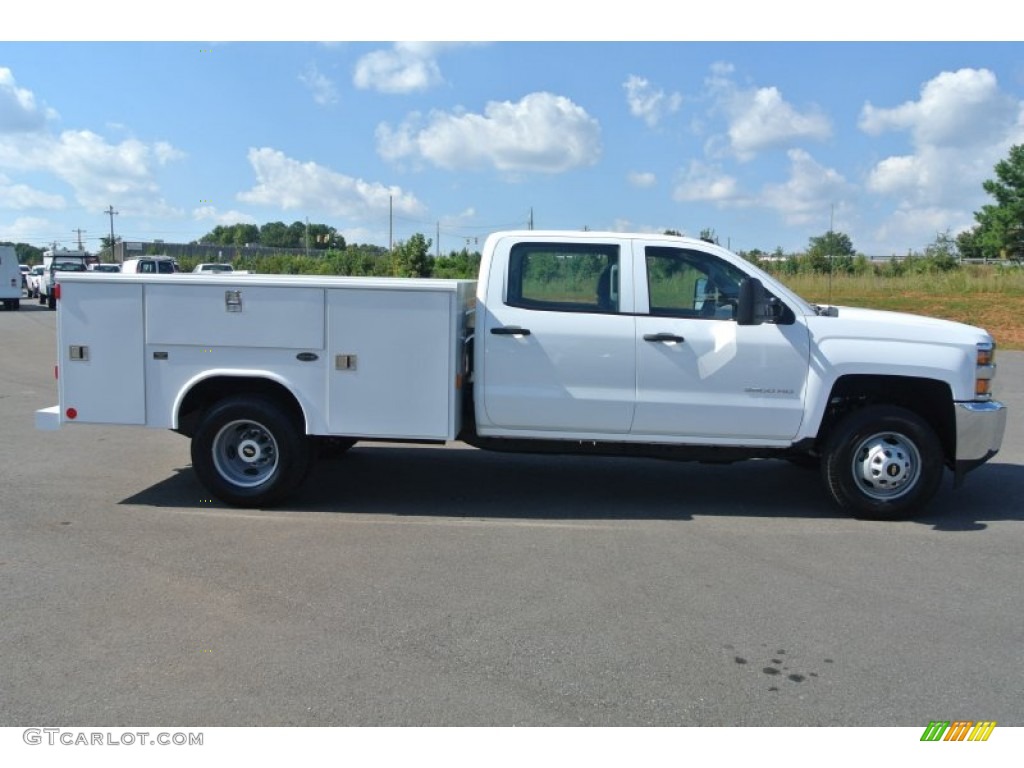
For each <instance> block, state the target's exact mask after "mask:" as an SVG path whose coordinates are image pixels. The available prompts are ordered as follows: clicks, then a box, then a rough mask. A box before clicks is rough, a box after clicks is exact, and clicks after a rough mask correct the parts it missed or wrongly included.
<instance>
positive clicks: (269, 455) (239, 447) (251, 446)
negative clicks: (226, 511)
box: [192, 395, 311, 507]
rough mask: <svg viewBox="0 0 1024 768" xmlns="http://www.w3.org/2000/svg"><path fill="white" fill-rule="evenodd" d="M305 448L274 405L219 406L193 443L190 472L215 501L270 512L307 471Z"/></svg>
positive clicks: (257, 400)
mask: <svg viewBox="0 0 1024 768" xmlns="http://www.w3.org/2000/svg"><path fill="white" fill-rule="evenodd" d="M310 464H311V461H310V442H309V440H307V439H306V436H305V435H304V434H303V430H302V427H301V425H300V424H298V423H296V420H295V419H294V418H292V417H291V416H290V415H289V414H288V413H287V412H285V411H284V410H283V409H282V408H281V407H280V406H279V405H277V403H275V402H274V401H273V400H270V399H267V398H264V397H258V396H250V395H240V396H237V397H230V398H227V399H225V400H221V401H220V402H219V403H216V404H215V405H213V406H212V407H211V408H210V409H209V410H208V411H207V412H206V413H205V414H204V415H203V417H202V420H201V421H200V424H199V426H198V428H197V429H196V431H195V434H194V435H193V437H192V466H193V468H194V469H195V471H196V474H197V475H198V476H199V479H200V480H201V481H202V482H203V484H204V485H205V486H206V487H207V488H208V489H209V490H210V492H211V493H213V495H214V496H216V497H217V498H219V499H220V500H221V501H224V502H226V503H228V504H231V505H233V506H238V507H269V506H273V505H274V504H277V503H280V502H281V501H283V500H284V499H285V497H287V496H288V494H290V493H292V492H293V491H294V490H295V489H296V488H298V487H299V485H300V484H301V483H302V481H303V480H304V479H305V478H306V474H307V473H308V472H309V468H310Z"/></svg>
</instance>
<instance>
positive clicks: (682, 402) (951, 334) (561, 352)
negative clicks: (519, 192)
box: [37, 231, 1006, 518]
mask: <svg viewBox="0 0 1024 768" xmlns="http://www.w3.org/2000/svg"><path fill="white" fill-rule="evenodd" d="M58 291H59V294H60V299H59V302H58V310H59V311H58V315H57V347H58V368H59V375H58V385H57V389H58V399H59V405H56V406H52V407H49V408H44V409H41V410H40V411H38V412H37V426H39V428H41V429H47V428H57V427H59V426H60V425H64V424H137V425H146V426H149V427H158V428H163V429H171V430H174V431H176V432H179V433H181V434H183V435H186V436H187V437H189V438H191V441H192V442H191V454H192V464H193V467H194V469H195V472H196V473H197V475H198V476H199V478H200V480H201V481H202V482H203V483H204V484H205V486H206V487H207V488H208V489H209V491H210V492H211V493H212V494H214V495H215V496H217V497H218V498H220V499H221V500H223V501H224V502H226V503H228V504H232V505H238V506H259V507H262V506H269V505H273V504H276V503H279V502H281V501H283V500H284V499H285V498H287V497H288V496H289V494H291V493H292V492H293V491H295V490H296V489H297V488H298V487H299V485H300V484H301V483H302V481H303V479H304V478H305V476H306V474H307V471H308V470H309V468H310V466H311V463H312V462H313V461H314V459H315V457H316V456H317V454H318V452H319V450H318V449H320V448H322V447H323V446H324V445H330V446H332V447H333V448H334V449H335V450H337V449H338V448H341V449H344V448H347V447H349V446H351V445H352V444H353V443H355V442H356V441H359V440H385V441H411V442H436V443H443V442H445V441H452V440H462V441H465V442H466V443H469V444H470V445H473V446H477V447H479V448H485V449H493V450H499V451H514V452H547V453H561V454H572V453H585V454H598V455H616V456H638V457H656V458H666V459H681V460H696V461H702V462H731V461H737V460H741V459H766V458H777V459H789V460H792V461H793V462H795V463H799V464H804V465H807V466H812V467H817V468H819V471H820V473H821V476H822V478H823V481H824V485H825V488H826V489H827V491H828V493H829V494H830V495H831V497H832V498H833V499H834V500H835V502H836V503H838V504H839V505H840V506H841V507H843V508H844V509H846V510H848V511H849V512H851V513H852V514H854V515H856V516H861V517H870V518H900V517H908V516H910V515H913V514H915V513H917V512H919V511H921V510H922V509H923V508H924V506H925V505H926V503H927V502H928V501H929V499H930V498H932V496H933V495H934V494H935V493H936V491H937V489H938V487H939V485H940V481H941V479H942V477H943V472H944V469H947V468H948V469H950V470H951V472H952V474H953V477H954V481H955V483H954V484H959V483H960V481H961V480H962V479H963V476H964V474H965V473H966V472H968V471H969V470H971V469H973V468H975V467H977V466H978V465H980V464H982V463H984V462H985V461H987V460H988V459H990V458H991V457H992V456H993V455H995V453H996V451H997V450H998V449H999V447H1000V444H1001V441H1002V436H1003V431H1004V427H1005V422H1006V409H1005V407H1004V406H1003V405H1002V404H1001V403H999V402H997V401H996V400H994V399H993V394H992V381H993V377H994V375H995V370H996V367H995V363H994V351H995V345H994V344H993V340H992V337H991V336H989V334H988V333H986V332H985V331H984V330H981V329H978V328H973V327H970V326H967V325H961V324H958V323H953V322H948V321H944V320H935V319H931V318H926V317H918V316H912V315H906V314H897V313H891V312H878V311H869V310H864V309H852V308H846V307H831V306H829V307H822V306H816V305H813V304H809V303H808V302H806V301H804V300H803V299H801V298H800V297H799V296H797V295H796V294H794V293H793V292H792V291H790V290H789V289H787V288H786V287H785V286H784V285H782V284H781V283H780V282H778V281H777V280H776V279H775V278H773V277H771V276H770V275H768V274H766V273H765V272H762V271H760V270H759V269H757V268H756V267H754V266H753V265H751V264H749V263H748V262H746V261H745V260H743V259H742V258H740V257H739V256H736V255H735V254H733V253H730V252H729V251H727V250H725V249H723V248H720V247H718V246H716V245H713V244H710V243H707V242H703V241H698V240H693V239H689V238H682V237H675V236H667V235H666V236H662V235H650V234H622V233H598V232H560V231H553V232H541V231H522V232H500V233H496V234H494V235H491V236H490V237H489V238H488V239H487V242H486V243H485V245H484V250H483V253H482V262H481V267H480V274H479V279H478V280H477V281H469V280H434V279H381V278H350V277H307V276H274V275H249V276H246V277H244V278H237V277H235V276H232V275H216V274H214V275H208V276H206V275H176V274H169V275H123V274H122V275H116V274H112V275H107V274H99V273H68V274H66V275H61V278H60V282H59V289H58Z"/></svg>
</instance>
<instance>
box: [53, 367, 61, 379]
mask: <svg viewBox="0 0 1024 768" xmlns="http://www.w3.org/2000/svg"><path fill="white" fill-rule="evenodd" d="M57 368H58V366H56V365H55V366H53V378H55V379H59V378H60V376H58V375H57Z"/></svg>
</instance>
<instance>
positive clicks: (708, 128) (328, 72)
mask: <svg viewBox="0 0 1024 768" xmlns="http://www.w3.org/2000/svg"><path fill="white" fill-rule="evenodd" d="M445 30H446V26H445V23H444V22H442V23H441V24H440V28H434V29H433V30H430V31H433V32H434V33H435V36H438V37H440V36H443V35H444V34H445ZM205 31H206V30H200V29H196V30H195V32H194V33H193V34H195V33H199V32H205ZM210 31H211V36H213V34H212V33H214V32H221V33H222V34H221V37H223V38H227V37H228V35H225V34H223V28H220V27H218V28H215V29H213V30H210ZM257 31H259V30H257ZM274 31H275V30H274V29H273V28H272V27H271V28H268V29H265V30H263V34H262V35H257V36H264V37H274V36H275V35H274ZM277 31H279V32H281V33H282V34H281V36H282V37H285V36H290V35H292V34H294V31H293V30H289V29H287V28H281V29H280V30H277ZM317 31H318V32H321V33H322V32H323V31H324V30H317ZM472 31H473V30H469V32H472ZM485 32H486V30H478V31H477V33H478V34H479V33H485ZM302 33H303V30H299V34H300V35H301V34H302ZM306 33H307V34H308V32H306ZM124 34H125V39H126V40H131V39H133V38H132V32H131V30H128V31H126V32H125V33H124ZM30 36H31V35H30ZM353 36H355V35H353ZM450 36H452V37H454V36H455V35H454V34H451V35H450ZM465 36H467V37H469V38H470V39H473V37H472V35H470V34H467V35H465ZM479 36H480V37H483V36H484V35H483V34H479ZM1022 53H1024V45H1022V44H1020V43H993V42H944V43H925V42H919V43H891V42H889V43H887V42H873V43H868V42H832V43H815V42H706V43H705V42H695V41H678V42H653V41H633V42H605V43H594V42H581V41H578V42H564V41H562V42H525V43H524V42H518V43H514V42H491V43H476V42H461V43H445V44H425V43H411V42H404V43H386V42H341V43H311V42H276V43H275V42H267V43H256V42H245V41H238V40H235V41H230V42H216V43H210V42H203V41H200V42H194V43H180V42H159V41H156V42H145V43H138V42H107V43H98V42H90V41H87V40H85V41H79V42H5V43H0V240H15V241H23V242H29V243H32V244H34V245H38V246H43V245H45V244H47V243H50V242H53V241H56V242H58V243H60V244H61V245H64V246H67V247H74V245H75V243H76V239H77V235H76V233H75V232H74V230H76V229H79V228H80V229H83V230H85V234H84V235H83V237H84V240H85V243H86V245H87V247H88V248H90V249H93V250H95V249H97V248H98V245H99V238H100V237H101V236H104V235H107V234H109V230H110V219H109V217H108V216H106V215H105V213H104V211H105V210H106V208H107V206H108V205H113V207H114V209H115V210H117V211H118V215H117V216H115V217H114V229H115V232H116V234H117V235H118V236H120V237H124V238H125V239H127V240H151V239H163V240H167V241H173V242H178V241H184V242H187V241H189V240H193V239H196V238H198V237H200V236H201V235H202V234H204V233H205V232H208V231H209V230H211V229H212V228H213V227H214V226H216V225H217V224H232V223H235V222H248V223H255V224H262V223H265V222H267V221H275V220H281V221H284V222H286V223H290V222H292V221H296V220H305V219H306V218H308V219H309V220H310V221H311V222H323V223H327V224H330V225H332V226H335V227H336V228H337V229H338V230H339V231H341V232H342V233H343V234H344V235H345V236H346V238H347V239H348V240H349V241H350V242H372V243H377V244H382V245H386V244H387V242H388V238H389V221H392V219H391V218H390V215H389V205H390V206H391V207H390V210H391V211H393V233H394V237H395V239H397V240H402V239H405V238H408V237H409V236H410V235H412V234H414V233H416V232H422V233H423V234H425V235H426V236H427V237H428V238H430V239H431V240H435V239H436V238H437V232H438V229H440V246H441V250H442V252H447V251H449V250H452V249H458V248H461V247H462V246H463V245H465V244H467V242H468V243H469V244H470V245H471V246H472V245H474V243H475V242H476V241H475V238H479V242H480V243H481V244H482V242H483V238H484V236H485V235H486V234H487V233H488V232H491V231H493V230H496V229H504V228H514V227H525V226H526V225H527V223H528V221H529V217H530V214H531V210H532V214H533V219H534V223H535V226H536V227H537V228H555V229H566V228H582V227H588V228H590V229H613V230H638V231H662V230H664V229H666V228H672V229H677V230H681V231H683V232H685V233H686V234H691V235H696V234H698V233H699V232H700V231H701V230H702V229H704V228H710V229H713V230H715V232H716V234H717V235H718V236H719V238H720V240H721V242H722V244H723V245H724V244H728V245H730V246H731V247H732V248H733V249H752V248H761V249H763V250H772V249H774V248H775V247H777V246H781V247H782V248H783V249H785V250H787V251H790V250H799V249H801V248H804V247H805V246H806V245H807V241H808V239H809V238H810V237H813V236H817V235H820V234H822V233H823V232H825V231H827V229H828V228H829V222H830V218H831V217H834V226H835V228H836V229H837V230H840V231H843V232H845V233H847V234H848V235H850V237H851V238H852V240H853V243H854V246H855V247H856V248H857V249H858V250H859V251H860V252H863V253H867V254H868V255H875V256H884V255H889V254H892V253H900V254H902V253H905V252H906V251H907V250H910V249H913V250H921V249H923V248H924V247H925V246H926V245H927V244H928V243H929V242H931V241H932V240H933V239H934V237H935V236H936V234H937V233H938V232H942V231H945V230H947V229H948V230H950V231H952V232H956V231H958V230H960V229H962V228H964V227H967V226H969V225H970V224H971V223H972V214H973V212H974V211H975V210H977V209H978V208H980V206H982V205H984V204H985V203H986V202H988V197H987V196H986V195H985V193H984V192H983V190H982V189H981V183H982V181H984V180H985V179H987V178H991V177H992V175H993V173H992V166H993V165H994V164H995V163H996V162H997V161H998V160H1000V159H1002V158H1003V157H1005V156H1006V153H1007V150H1008V149H1009V147H1010V146H1011V145H1013V144H1016V143H1024V55H1022ZM389 201H390V202H389Z"/></svg>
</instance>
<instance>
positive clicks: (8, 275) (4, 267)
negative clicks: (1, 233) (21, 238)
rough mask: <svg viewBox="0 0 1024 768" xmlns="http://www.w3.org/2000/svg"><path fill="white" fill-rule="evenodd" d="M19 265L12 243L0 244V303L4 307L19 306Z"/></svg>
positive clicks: (20, 278) (14, 308)
mask: <svg viewBox="0 0 1024 768" xmlns="http://www.w3.org/2000/svg"><path fill="white" fill-rule="evenodd" d="M21 283H22V277H21V265H20V263H19V262H18V253H17V251H15V250H14V246H13V245H0V304H3V308H4V309H11V310H16V309H20V308H21Z"/></svg>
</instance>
